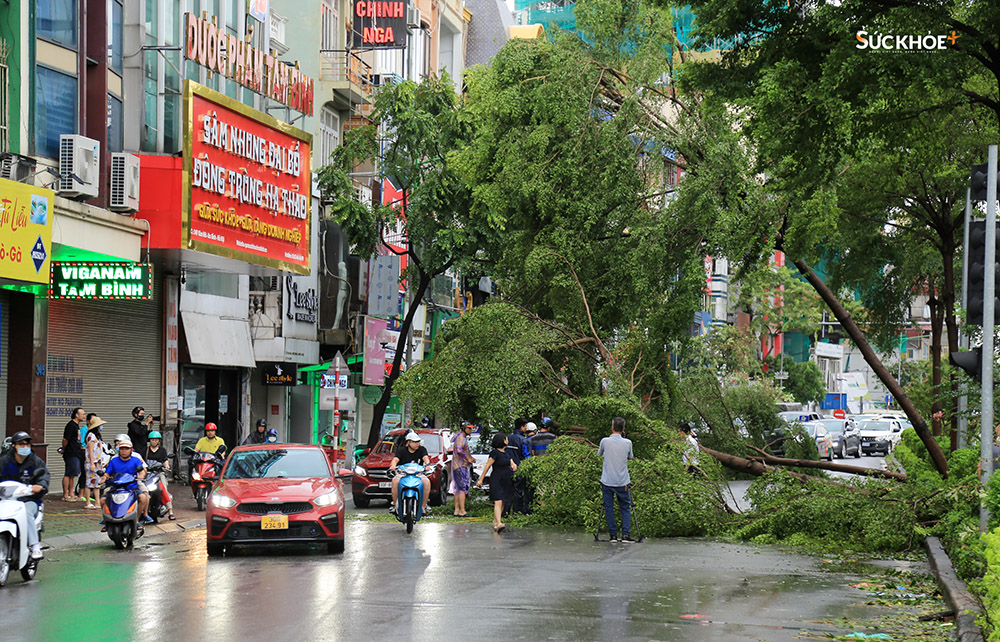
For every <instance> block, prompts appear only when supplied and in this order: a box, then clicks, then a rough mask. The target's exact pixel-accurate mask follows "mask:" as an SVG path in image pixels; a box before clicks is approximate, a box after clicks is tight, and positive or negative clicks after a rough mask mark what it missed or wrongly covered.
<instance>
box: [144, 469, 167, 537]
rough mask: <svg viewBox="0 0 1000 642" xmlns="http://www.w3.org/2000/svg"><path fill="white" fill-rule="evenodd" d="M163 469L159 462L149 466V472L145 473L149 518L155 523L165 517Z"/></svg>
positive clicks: (165, 501) (165, 493)
mask: <svg viewBox="0 0 1000 642" xmlns="http://www.w3.org/2000/svg"><path fill="white" fill-rule="evenodd" d="M163 475H164V468H163V464H161V463H160V462H153V463H151V464H149V471H148V472H147V473H146V488H148V489H149V516H150V517H152V518H153V521H154V522H157V521H159V520H160V518H162V517H166V516H167V513H168V511H167V502H168V501H170V500H169V499H168V497H169V495H167V492H166V488H165V487H164V485H163Z"/></svg>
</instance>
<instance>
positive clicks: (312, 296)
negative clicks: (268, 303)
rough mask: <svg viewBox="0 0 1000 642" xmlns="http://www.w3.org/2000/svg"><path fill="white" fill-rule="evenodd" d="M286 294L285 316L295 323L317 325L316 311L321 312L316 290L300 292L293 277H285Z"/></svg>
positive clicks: (310, 289)
mask: <svg viewBox="0 0 1000 642" xmlns="http://www.w3.org/2000/svg"><path fill="white" fill-rule="evenodd" d="M285 292H286V294H287V295H288V296H287V297H285V298H286V300H287V301H288V304H287V305H286V306H285V307H286V309H287V312H285V316H287V317H288V318H289V319H291V320H294V321H301V322H303V323H316V310H319V297H318V296H316V288H309V289H308V290H304V291H301V292H300V291H299V284H298V283H297V282H296V281H295V279H294V278H293V277H291V276H286V277H285Z"/></svg>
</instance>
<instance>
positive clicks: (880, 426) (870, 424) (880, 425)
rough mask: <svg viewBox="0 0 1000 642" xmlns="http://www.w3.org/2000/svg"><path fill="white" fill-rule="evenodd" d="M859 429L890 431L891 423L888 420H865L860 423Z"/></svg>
mask: <svg viewBox="0 0 1000 642" xmlns="http://www.w3.org/2000/svg"><path fill="white" fill-rule="evenodd" d="M861 430H871V431H873V432H892V424H890V423H889V422H888V421H866V422H864V423H862V424H861Z"/></svg>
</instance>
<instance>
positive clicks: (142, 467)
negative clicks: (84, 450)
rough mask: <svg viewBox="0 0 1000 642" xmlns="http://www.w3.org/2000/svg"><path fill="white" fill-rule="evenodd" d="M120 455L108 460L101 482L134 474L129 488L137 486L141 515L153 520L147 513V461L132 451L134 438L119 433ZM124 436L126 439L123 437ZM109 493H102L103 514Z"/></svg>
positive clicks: (146, 519)
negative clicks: (144, 480) (133, 479)
mask: <svg viewBox="0 0 1000 642" xmlns="http://www.w3.org/2000/svg"><path fill="white" fill-rule="evenodd" d="M118 437H119V440H118V456H117V457H112V458H111V461H109V462H108V467H107V468H105V469H104V476H103V477H101V484H105V483H107V481H108V479H109V478H110V477H117V476H119V475H132V476H134V477H135V481H134V482H132V483H130V484H129V485H128V488H130V489H131V488H136V489H138V491H139V515H140V516H141V517H142V518H143V520H144V521H146V522H151V521H153V520H152V519H150V518H149V516H148V515H147V514H146V511H147V510H148V509H149V490H148V489H147V488H146V484H145V482H143V479H145V477H146V462H145V461H143V459H142V457H140V456H139V455H136V454H133V453H132V440H131V439H129V438H128V435H118ZM121 437H124V439H121ZM106 499H107V493H103V494H102V495H101V514H102V515H103V514H104V502H105V500H106Z"/></svg>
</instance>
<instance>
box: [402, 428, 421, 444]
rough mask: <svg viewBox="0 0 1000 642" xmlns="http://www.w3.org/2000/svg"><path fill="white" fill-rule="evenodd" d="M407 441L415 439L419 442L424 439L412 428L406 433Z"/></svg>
mask: <svg viewBox="0 0 1000 642" xmlns="http://www.w3.org/2000/svg"><path fill="white" fill-rule="evenodd" d="M406 441H415V442H417V443H418V444H419V443H422V442H423V439H421V438H420V435H418V434H417V433H415V432H413V431H412V430H411V431H410V432H408V433H406Z"/></svg>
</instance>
